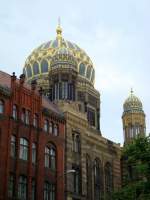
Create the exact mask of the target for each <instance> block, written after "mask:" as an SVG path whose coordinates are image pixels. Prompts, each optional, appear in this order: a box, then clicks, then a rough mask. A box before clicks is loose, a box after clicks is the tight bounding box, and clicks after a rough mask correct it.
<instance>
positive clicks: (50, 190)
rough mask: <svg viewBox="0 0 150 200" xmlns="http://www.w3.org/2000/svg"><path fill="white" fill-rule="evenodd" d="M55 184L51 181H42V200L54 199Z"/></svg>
mask: <svg viewBox="0 0 150 200" xmlns="http://www.w3.org/2000/svg"><path fill="white" fill-rule="evenodd" d="M55 192H56V189H55V185H54V184H52V183H48V182H45V183H44V200H55V199H56V198H55Z"/></svg>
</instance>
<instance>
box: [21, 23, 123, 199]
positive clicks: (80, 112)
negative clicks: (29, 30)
mask: <svg viewBox="0 0 150 200" xmlns="http://www.w3.org/2000/svg"><path fill="white" fill-rule="evenodd" d="M56 33H57V36H56V39H55V40H51V41H49V42H47V43H44V44H42V45H41V46H39V47H38V48H37V49H35V50H34V51H33V52H32V53H31V55H29V57H28V58H27V60H26V62H25V66H24V69H23V73H24V74H25V75H26V81H27V82H28V83H29V84H30V83H31V82H32V81H34V80H37V84H38V87H42V88H43V90H44V94H45V95H46V96H48V97H49V100H50V101H51V102H52V103H54V104H55V105H57V106H58V108H59V109H60V110H61V111H62V112H63V113H64V116H65V119H66V136H65V140H66V147H65V172H67V171H68V170H70V169H72V170H74V171H75V173H70V174H66V177H65V178H66V179H65V197H66V199H68V200H77V199H78V200H79V199H80V200H81V199H82V200H102V199H111V193H112V191H113V190H114V189H118V188H119V187H120V186H121V170H120V157H121V150H120V145H119V144H116V143H114V142H112V141H109V140H107V139H106V138H104V137H103V136H102V132H101V129H100V94H99V92H98V91H97V90H96V89H95V87H94V81H95V69H94V66H93V63H92V61H91V59H90V57H89V56H88V55H87V54H86V53H85V51H84V50H82V49H81V48H80V47H79V46H78V45H76V44H74V43H72V42H70V41H67V40H65V39H64V38H63V36H62V29H61V27H60V26H58V27H57V30H56Z"/></svg>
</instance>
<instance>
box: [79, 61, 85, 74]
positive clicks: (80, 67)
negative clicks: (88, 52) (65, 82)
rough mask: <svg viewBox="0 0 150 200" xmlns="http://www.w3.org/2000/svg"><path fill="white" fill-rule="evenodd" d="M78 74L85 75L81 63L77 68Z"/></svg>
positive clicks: (83, 66)
mask: <svg viewBox="0 0 150 200" xmlns="http://www.w3.org/2000/svg"><path fill="white" fill-rule="evenodd" d="M79 74H80V75H82V76H84V75H85V65H84V64H83V63H81V64H80V66H79Z"/></svg>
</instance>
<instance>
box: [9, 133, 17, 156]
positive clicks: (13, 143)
mask: <svg viewBox="0 0 150 200" xmlns="http://www.w3.org/2000/svg"><path fill="white" fill-rule="evenodd" d="M10 155H11V157H13V158H15V157H16V137H15V136H14V135H12V136H11V145H10Z"/></svg>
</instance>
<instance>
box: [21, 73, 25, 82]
mask: <svg viewBox="0 0 150 200" xmlns="http://www.w3.org/2000/svg"><path fill="white" fill-rule="evenodd" d="M24 81H25V75H24V74H21V75H20V84H24Z"/></svg>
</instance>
